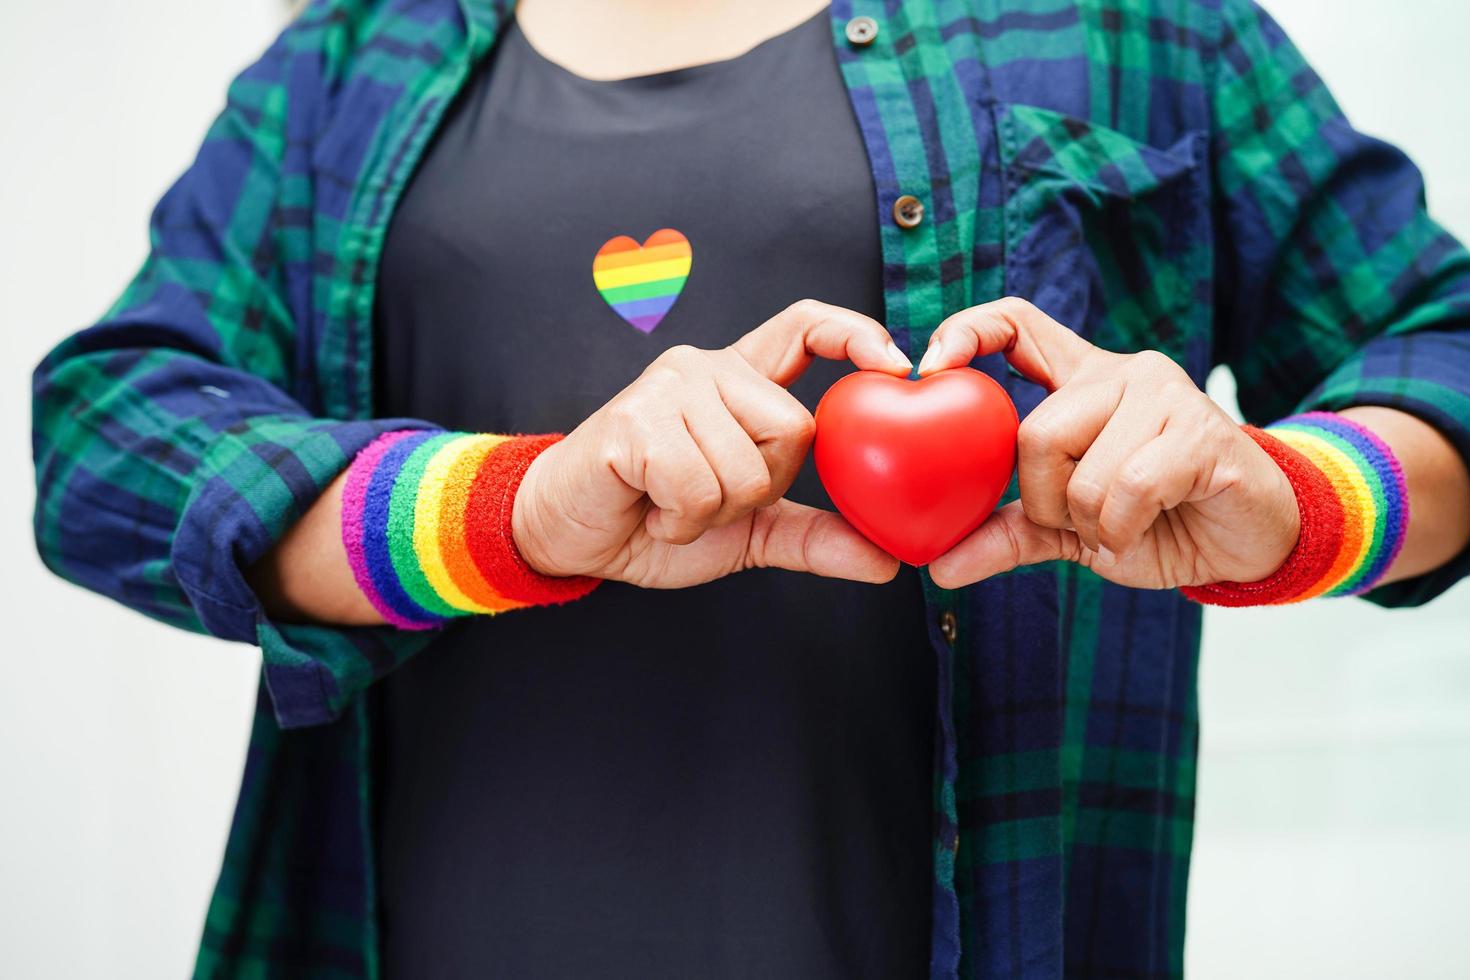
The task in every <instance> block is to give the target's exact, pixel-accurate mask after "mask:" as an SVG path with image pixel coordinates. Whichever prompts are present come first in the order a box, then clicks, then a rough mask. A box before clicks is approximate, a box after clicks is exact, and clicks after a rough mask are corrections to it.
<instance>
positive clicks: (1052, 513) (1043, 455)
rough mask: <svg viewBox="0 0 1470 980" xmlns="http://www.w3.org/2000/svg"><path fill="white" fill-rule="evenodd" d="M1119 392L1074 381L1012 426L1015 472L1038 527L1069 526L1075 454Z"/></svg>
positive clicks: (1103, 422) (1116, 386)
mask: <svg viewBox="0 0 1470 980" xmlns="http://www.w3.org/2000/svg"><path fill="white" fill-rule="evenodd" d="M1122 397H1123V386H1122V384H1121V383H1119V382H1115V381H1109V382H1100V383H1097V384H1083V383H1079V384H1077V385H1073V386H1072V387H1069V388H1065V389H1063V390H1061V391H1058V392H1055V393H1054V394H1052V395H1050V396H1049V397H1048V398H1046V399H1045V400H1044V401H1043V402H1042V403H1041V404H1040V405H1037V406H1036V408H1034V409H1032V410H1031V412H1030V414H1028V415H1027V416H1026V418H1025V419H1023V420H1022V421H1021V427H1020V429H1018V430H1017V432H1016V478H1017V480H1018V481H1019V484H1020V490H1021V504H1022V506H1023V507H1025V509H1026V516H1027V517H1029V518H1030V519H1031V520H1032V521H1033V522H1034V523H1036V524H1040V525H1041V526H1042V527H1049V528H1054V529H1061V528H1070V527H1072V526H1073V515H1072V513H1071V511H1070V509H1069V507H1068V503H1067V487H1068V486H1069V485H1070V484H1071V481H1072V477H1073V473H1074V472H1075V470H1076V467H1077V462H1078V460H1080V459H1082V458H1083V457H1084V456H1085V455H1086V454H1087V451H1088V449H1089V448H1091V446H1092V444H1093V442H1094V441H1095V440H1096V439H1097V437H1098V434H1099V433H1101V432H1102V431H1103V429H1104V428H1105V427H1106V426H1107V424H1108V419H1110V418H1111V417H1112V415H1113V412H1114V411H1115V410H1116V409H1117V407H1118V403H1119V401H1120V400H1121V399H1122Z"/></svg>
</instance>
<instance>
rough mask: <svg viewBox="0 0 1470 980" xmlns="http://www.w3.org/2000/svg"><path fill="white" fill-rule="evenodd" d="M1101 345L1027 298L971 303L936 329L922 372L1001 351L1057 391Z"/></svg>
mask: <svg viewBox="0 0 1470 980" xmlns="http://www.w3.org/2000/svg"><path fill="white" fill-rule="evenodd" d="M1097 350H1098V349H1097V348H1096V347H1094V346H1092V345H1091V344H1089V343H1088V342H1087V341H1085V340H1083V339H1082V338H1081V337H1079V336H1077V335H1076V334H1075V333H1073V332H1072V331H1071V330H1068V329H1067V328H1066V327H1064V326H1062V325H1061V324H1060V323H1058V322H1057V321H1055V320H1053V319H1052V318H1051V317H1049V316H1047V315H1046V314H1045V313H1043V312H1041V311H1040V310H1038V309H1037V308H1036V307H1034V306H1032V305H1031V304H1030V303H1028V302H1026V301H1025V300H1023V299H1016V298H1014V297H1007V298H1006V299H999V300H996V301H995V302H993V303H986V304H984V305H983V306H972V307H970V308H969V309H967V310H961V311H960V312H958V313H956V314H954V315H953V316H950V317H948V318H947V319H946V320H945V321H944V322H943V323H941V324H940V325H939V326H938V327H936V328H935V329H934V333H933V335H932V336H931V337H930V338H929V349H928V350H927V351H925V352H924V357H923V359H921V360H920V361H919V374H920V375H924V376H927V375H930V374H933V373H934V372H936V371H943V370H945V369H946V368H953V367H960V366H961V365H964V364H969V363H970V361H971V360H972V359H974V358H975V357H978V356H983V355H985V354H994V353H997V352H1002V353H1004V354H1005V356H1006V360H1008V361H1010V362H1011V365H1012V366H1014V367H1015V368H1016V370H1018V371H1020V372H1021V373H1022V374H1023V375H1025V376H1026V377H1027V378H1029V379H1031V380H1032V381H1035V382H1036V383H1037V384H1041V385H1045V386H1046V387H1047V389H1048V390H1050V391H1055V390H1057V389H1058V388H1060V387H1061V386H1062V385H1064V384H1066V383H1067V380H1068V379H1069V378H1070V377H1071V376H1072V375H1073V374H1074V373H1076V371H1077V368H1078V366H1079V365H1080V364H1081V363H1082V362H1083V360H1084V359H1086V358H1087V357H1088V356H1089V355H1090V354H1092V353H1094V352H1096V351H1097Z"/></svg>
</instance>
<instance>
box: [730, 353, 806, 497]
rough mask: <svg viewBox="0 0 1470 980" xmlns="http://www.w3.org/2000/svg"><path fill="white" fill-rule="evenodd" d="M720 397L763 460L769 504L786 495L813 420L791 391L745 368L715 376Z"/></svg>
mask: <svg viewBox="0 0 1470 980" xmlns="http://www.w3.org/2000/svg"><path fill="white" fill-rule="evenodd" d="M715 383H716V385H717V386H718V388H719V393H720V398H721V400H722V401H723V402H724V404H725V407H726V408H727V409H728V411H729V414H730V415H731V416H732V417H733V418H734V419H735V422H736V423H737V424H738V425H739V426H740V427H741V429H743V430H744V432H745V434H746V435H747V437H748V438H749V441H751V442H752V443H754V444H755V447H756V449H757V450H758V451H759V452H760V454H761V457H762V458H763V459H764V460H765V464H766V470H767V472H768V473H769V475H770V480H769V489H770V494H769V496H768V497H767V499H765V500H763V501H761V503H762V504H763V505H765V504H771V503H774V502H775V501H777V500H779V499H781V498H782V497H783V496H785V495H786V491H787V490H789V489H790V488H791V484H792V482H793V481H794V480H795V479H796V475H797V473H799V472H800V471H801V464H802V463H803V462H805V460H806V455H807V450H809V449H810V448H811V444H812V436H813V435H815V433H816V422H815V421H813V419H812V413H811V412H808V411H807V410H806V406H805V405H803V404H802V403H801V402H799V401H797V400H796V398H795V396H793V395H792V394H791V392H789V391H787V390H786V389H785V388H782V387H781V386H780V385H778V384H774V383H773V382H771V381H769V380H768V379H766V378H763V377H761V375H759V374H757V373H756V372H755V371H753V370H751V369H750V368H749V367H743V368H742V369H741V370H738V371H728V372H722V373H721V374H719V375H717V376H716V378H715Z"/></svg>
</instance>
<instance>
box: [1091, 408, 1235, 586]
mask: <svg viewBox="0 0 1470 980" xmlns="http://www.w3.org/2000/svg"><path fill="white" fill-rule="evenodd" d="M1194 440H1195V435H1194V433H1192V432H1189V431H1187V430H1186V428H1185V427H1184V426H1170V427H1168V428H1166V429H1165V431H1164V432H1163V433H1161V434H1160V435H1158V436H1156V437H1154V438H1153V439H1151V440H1149V441H1148V442H1146V443H1144V444H1143V445H1142V446H1140V447H1139V448H1138V449H1137V450H1135V451H1134V452H1133V453H1132V454H1130V455H1129V456H1128V458H1127V459H1126V460H1124V461H1123V463H1122V464H1121V465H1120V466H1119V467H1118V471H1117V474H1116V475H1115V476H1114V478H1113V481H1112V483H1111V484H1110V485H1109V487H1108V491H1107V495H1106V497H1105V499H1104V501H1103V506H1102V510H1101V511H1100V512H1099V518H1098V542H1099V544H1100V545H1101V547H1102V548H1106V549H1107V551H1108V552H1110V553H1111V554H1112V556H1113V558H1114V559H1116V560H1118V561H1121V560H1123V559H1124V558H1127V557H1128V556H1129V555H1130V554H1132V553H1133V552H1134V551H1136V550H1137V548H1138V546H1139V544H1141V543H1142V541H1143V537H1144V535H1145V534H1146V533H1147V532H1148V530H1149V529H1150V528H1151V527H1153V526H1154V522H1155V521H1157V520H1158V519H1159V515H1160V514H1162V513H1163V512H1164V511H1166V510H1173V509H1174V508H1175V507H1178V506H1179V505H1180V504H1182V503H1184V502H1185V501H1186V500H1189V499H1191V498H1192V497H1193V496H1194V495H1195V494H1196V492H1197V491H1198V490H1199V489H1201V488H1202V487H1204V486H1205V485H1206V484H1207V483H1208V481H1209V473H1208V470H1209V468H1210V461H1209V460H1206V459H1202V458H1200V455H1199V453H1197V452H1195V451H1194V450H1195V445H1194ZM1099 554H1100V557H1101V558H1102V559H1103V561H1104V562H1106V561H1107V560H1108V555H1107V554H1105V553H1102V552H1100V553H1099Z"/></svg>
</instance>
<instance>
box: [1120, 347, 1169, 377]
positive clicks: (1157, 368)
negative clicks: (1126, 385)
mask: <svg viewBox="0 0 1470 980" xmlns="http://www.w3.org/2000/svg"><path fill="white" fill-rule="evenodd" d="M1128 360H1129V365H1130V366H1131V367H1132V368H1133V369H1134V370H1135V371H1137V372H1138V373H1140V374H1145V375H1149V376H1156V377H1167V376H1171V375H1175V374H1180V373H1182V371H1183V369H1182V368H1180V367H1179V365H1178V363H1176V362H1175V360H1174V359H1173V358H1172V357H1170V356H1169V355H1168V354H1165V353H1164V352H1163V351H1158V350H1152V349H1150V350H1141V351H1138V352H1137V353H1135V354H1131V355H1129V358H1128Z"/></svg>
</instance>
